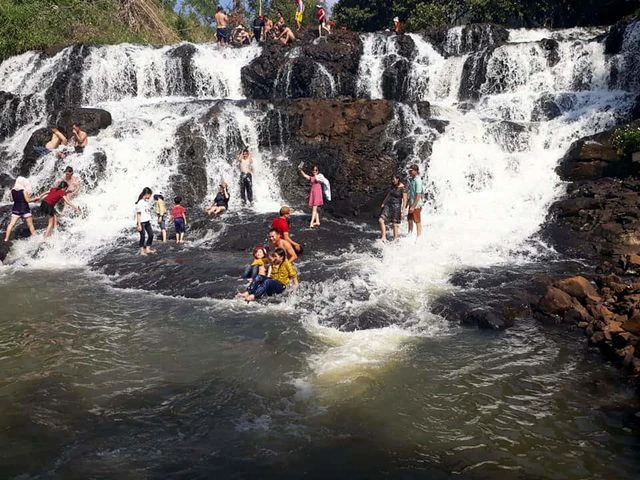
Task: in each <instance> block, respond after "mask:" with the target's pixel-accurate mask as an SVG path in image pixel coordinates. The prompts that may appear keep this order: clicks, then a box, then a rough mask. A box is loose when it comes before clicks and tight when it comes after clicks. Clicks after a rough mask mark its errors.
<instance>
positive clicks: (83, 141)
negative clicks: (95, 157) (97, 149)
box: [33, 123, 89, 160]
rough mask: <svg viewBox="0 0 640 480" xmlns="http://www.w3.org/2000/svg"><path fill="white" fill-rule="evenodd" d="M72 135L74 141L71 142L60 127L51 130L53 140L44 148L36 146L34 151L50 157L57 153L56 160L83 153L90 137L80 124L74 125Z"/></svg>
mask: <svg viewBox="0 0 640 480" xmlns="http://www.w3.org/2000/svg"><path fill="white" fill-rule="evenodd" d="M71 133H72V135H73V137H72V141H71V142H69V140H68V139H67V137H66V136H65V134H64V133H62V131H61V130H60V128H58V127H52V128H51V139H50V140H49V141H48V142H47V143H45V144H44V146H36V147H34V148H33V151H34V152H35V153H36V155H38V156H40V157H41V156H44V155H48V154H50V153H55V155H56V158H58V159H59V160H62V159H63V158H65V157H66V156H67V155H68V154H69V153H71V152H74V153H82V152H83V151H84V149H85V147H86V146H87V145H88V143H89V136H88V135H87V132H85V131H83V130H82V129H81V128H80V124H79V123H74V124H73V125H72V126H71Z"/></svg>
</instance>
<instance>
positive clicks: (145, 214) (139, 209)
mask: <svg viewBox="0 0 640 480" xmlns="http://www.w3.org/2000/svg"><path fill="white" fill-rule="evenodd" d="M138 213H139V214H140V223H144V222H150V221H151V212H150V208H149V202H147V201H146V200H145V199H141V200H139V201H138V203H136V220H137V216H138V215H137V214H138Z"/></svg>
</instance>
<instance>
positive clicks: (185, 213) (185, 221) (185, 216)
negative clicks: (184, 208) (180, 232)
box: [182, 212, 187, 227]
mask: <svg viewBox="0 0 640 480" xmlns="http://www.w3.org/2000/svg"><path fill="white" fill-rule="evenodd" d="M182 216H183V217H184V225H185V227H186V226H187V212H184V213H183V214H182Z"/></svg>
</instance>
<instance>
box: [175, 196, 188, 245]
mask: <svg viewBox="0 0 640 480" xmlns="http://www.w3.org/2000/svg"><path fill="white" fill-rule="evenodd" d="M173 201H174V202H175V204H176V206H175V207H173V208H172V209H171V216H172V217H173V224H174V226H175V227H176V243H184V232H185V227H186V226H187V209H186V208H184V207H183V206H182V205H180V204H181V203H182V197H180V196H177V197H176V198H175V199H174V200H173Z"/></svg>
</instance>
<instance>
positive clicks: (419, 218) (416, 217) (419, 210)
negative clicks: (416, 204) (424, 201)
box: [407, 208, 422, 223]
mask: <svg viewBox="0 0 640 480" xmlns="http://www.w3.org/2000/svg"><path fill="white" fill-rule="evenodd" d="M421 213H422V208H415V209H414V210H413V213H410V214H409V215H407V220H409V221H411V220H413V221H414V222H415V223H420V222H422V216H421Z"/></svg>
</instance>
